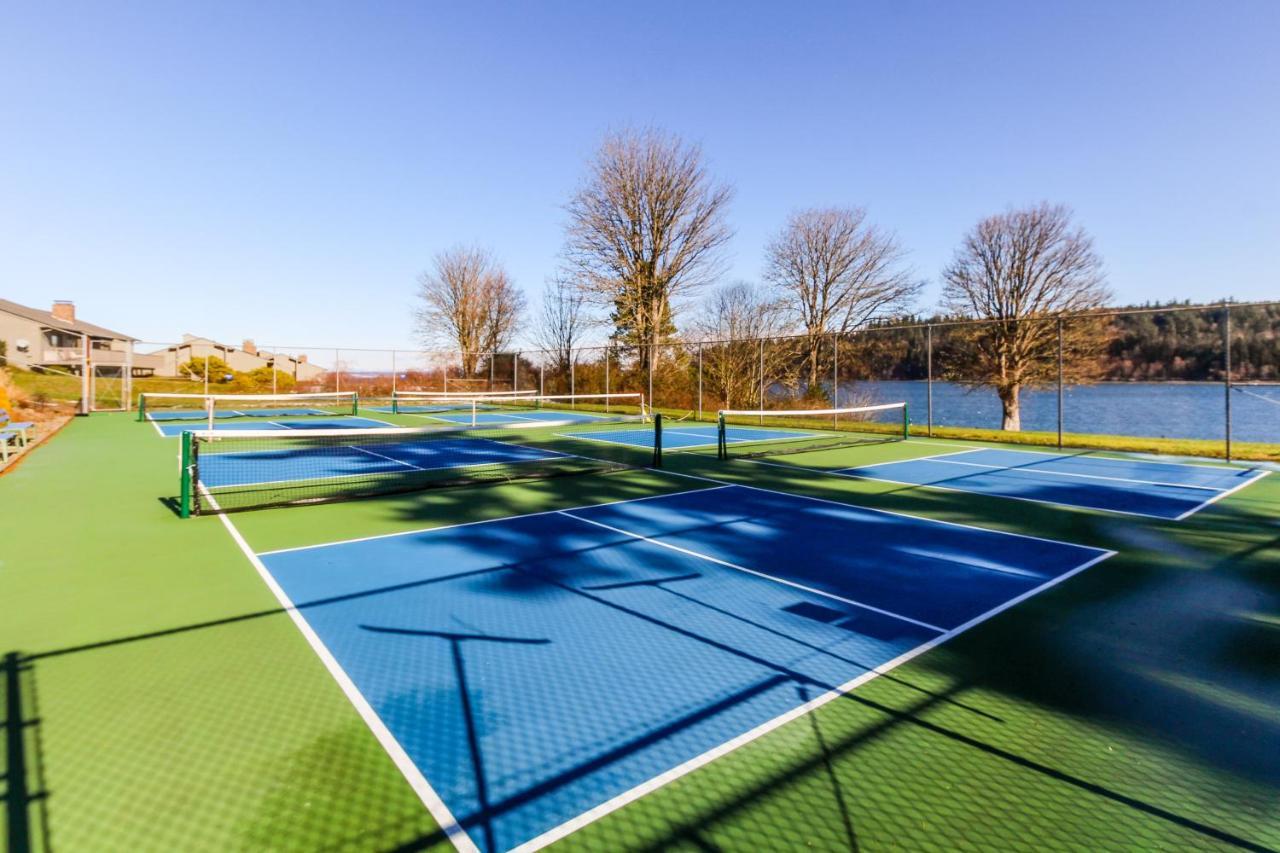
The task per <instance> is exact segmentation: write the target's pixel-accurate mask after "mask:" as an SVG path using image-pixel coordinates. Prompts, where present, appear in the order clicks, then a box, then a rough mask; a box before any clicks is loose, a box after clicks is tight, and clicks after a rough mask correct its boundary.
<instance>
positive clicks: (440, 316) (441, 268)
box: [416, 246, 525, 376]
mask: <svg viewBox="0 0 1280 853" xmlns="http://www.w3.org/2000/svg"><path fill="white" fill-rule="evenodd" d="M418 297H419V299H421V300H422V305H421V307H420V308H419V309H418V311H417V312H416V327H417V332H418V335H419V337H420V338H421V339H422V341H423V343H425V344H426V345H428V346H438V345H442V344H448V345H452V346H456V347H457V348H458V352H459V354H460V356H461V359H462V369H463V372H464V374H465V375H467V376H473V375H475V373H476V369H477V366H478V364H479V362H480V359H481V357H482V354H487V353H492V352H496V351H498V350H500V349H503V348H504V347H505V346H506V345H507V344H509V343H510V342H511V337H512V335H514V334H515V331H516V326H517V324H518V323H519V321H520V316H521V314H522V313H523V312H524V306H525V300H524V294H523V293H521V292H520V291H519V290H518V289H517V288H516V286H515V283H514V282H512V280H511V277H510V276H509V275H507V271H506V270H505V269H503V267H502V265H501V264H500V263H499V262H498V260H497V259H496V258H495V257H494V256H493V254H492V253H490V252H489V251H487V250H485V249H480V248H476V247H469V246H455V247H453V248H451V249H447V250H445V251H443V252H441V253H440V254H438V255H436V257H435V259H434V262H433V268H432V270H431V271H429V272H425V273H423V274H422V275H421V276H420V277H419V278H418Z"/></svg>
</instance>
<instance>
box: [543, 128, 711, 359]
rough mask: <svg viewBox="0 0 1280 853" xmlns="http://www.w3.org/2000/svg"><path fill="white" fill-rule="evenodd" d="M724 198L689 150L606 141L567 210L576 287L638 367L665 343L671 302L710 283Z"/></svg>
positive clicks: (652, 141) (631, 138)
mask: <svg viewBox="0 0 1280 853" xmlns="http://www.w3.org/2000/svg"><path fill="white" fill-rule="evenodd" d="M732 196H733V191H732V189H730V188H729V187H728V186H725V185H718V184H715V183H713V182H712V180H711V178H710V177H709V176H708V175H707V172H706V169H705V168H704V166H703V162H702V152H701V150H700V149H699V148H698V147H697V146H694V145H686V144H684V143H683V142H682V141H681V140H680V139H679V138H677V137H675V136H673V135H670V134H666V133H663V132H661V131H658V130H654V129H646V130H636V131H623V132H619V133H612V134H609V135H608V136H606V137H605V139H604V141H603V142H602V143H601V145H600V149H599V151H597V152H596V156H595V159H594V160H593V161H592V162H591V164H590V165H589V167H588V174H587V178H586V180H585V182H584V183H583V185H582V187H581V188H579V190H578V192H577V193H576V194H575V195H574V197H573V198H572V199H571V200H570V202H569V204H568V205H567V210H568V213H569V225H568V233H567V237H566V245H565V258H566V260H567V261H568V263H569V264H570V266H571V267H572V268H573V270H574V272H575V274H576V275H575V278H576V280H577V283H578V286H579V287H580V288H581V289H582V292H583V293H584V294H585V295H586V296H587V297H588V298H589V299H591V300H592V301H593V302H597V303H599V304H601V305H604V306H607V307H608V308H609V309H610V310H611V311H612V314H613V322H614V325H615V327H616V337H617V339H618V340H620V341H623V342H625V343H628V344H630V345H633V346H640V347H642V350H641V353H642V366H647V363H648V355H647V353H646V352H645V350H644V349H643V347H645V346H646V345H649V344H653V343H656V342H658V341H659V340H661V339H662V338H665V337H668V336H670V335H671V334H672V333H674V331H675V323H674V319H673V311H674V304H675V302H676V301H677V300H678V299H679V298H680V297H682V296H685V295H687V294H688V293H690V292H691V291H693V290H695V289H696V288H698V287H700V286H702V285H704V284H707V283H708V282H710V281H713V280H714V279H715V278H716V277H717V276H718V275H719V273H720V270H721V250H722V249H723V247H724V245H725V243H726V242H728V240H729V238H730V236H731V235H732V232H731V231H730V229H729V227H728V226H727V225H726V224H725V220H724V217H725V213H726V209H727V207H728V204H729V201H730V199H731V198H732Z"/></svg>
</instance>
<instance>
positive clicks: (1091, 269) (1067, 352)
mask: <svg viewBox="0 0 1280 853" xmlns="http://www.w3.org/2000/svg"><path fill="white" fill-rule="evenodd" d="M1071 218H1072V213H1071V210H1070V209H1069V208H1067V207H1064V206H1062V205H1050V204H1048V203H1047V202H1042V203H1041V204H1039V205H1036V206H1035V207H1028V208H1023V209H1021V210H1009V211H1007V212H1005V213H1002V214H998V215H996V216H989V217H987V218H986V219H983V220H982V221H981V222H979V223H978V224H977V225H976V226H974V228H973V230H972V231H970V232H969V233H968V234H967V235H965V238H964V241H963V242H962V243H961V245H960V248H959V249H958V250H957V251H956V255H955V258H954V259H953V260H952V261H951V263H950V265H948V266H947V268H946V269H945V270H944V271H943V274H942V275H943V279H944V281H945V284H944V285H943V305H944V307H945V308H946V309H947V310H949V311H951V312H953V313H956V314H961V315H969V316H976V317H979V318H983V319H988V320H991V321H993V322H991V323H986V324H983V325H981V326H978V327H976V328H975V329H974V331H973V332H972V334H971V338H972V340H971V342H970V343H971V346H969V347H967V349H968V350H969V351H970V353H971V356H970V357H969V361H971V362H972V369H974V370H975V372H976V375H977V376H979V377H981V379H982V380H983V381H985V382H989V383H990V384H991V385H993V386H994V387H995V390H996V393H997V395H999V397H1000V404H1001V408H1002V410H1003V416H1002V418H1001V428H1002V429H1006V430H1018V429H1021V428H1022V417H1021V407H1020V401H1019V395H1020V392H1021V390H1022V388H1024V387H1026V386H1034V385H1039V384H1044V383H1046V382H1048V381H1050V380H1051V379H1052V378H1053V377H1055V376H1056V375H1057V369H1058V368H1057V361H1058V360H1057V349H1058V335H1059V331H1058V328H1059V324H1058V323H1057V322H1056V320H1055V319H1054V318H1055V317H1056V316H1057V315H1061V314H1066V313H1072V312H1080V311H1088V310H1089V309H1092V308H1097V307H1099V306H1101V305H1104V304H1105V303H1106V302H1107V300H1108V299H1110V298H1111V292H1110V290H1109V289H1108V287H1107V285H1106V279H1105V276H1104V274H1103V269H1102V259H1101V258H1100V257H1099V256H1098V254H1097V253H1096V252H1095V251H1094V249H1093V239H1092V238H1091V237H1090V236H1089V235H1088V234H1087V233H1086V232H1085V231H1084V229H1083V228H1079V227H1073V225H1072V222H1071ZM1062 334H1063V350H1064V359H1063V372H1064V378H1065V379H1068V380H1072V381H1082V380H1087V379H1089V378H1092V376H1094V375H1096V373H1097V367H1098V361H1099V359H1100V358H1101V356H1102V354H1103V351H1104V348H1105V346H1106V341H1107V338H1106V334H1105V331H1103V328H1102V326H1101V325H1100V324H1095V323H1089V322H1081V321H1079V320H1075V321H1072V322H1070V323H1066V324H1063V326H1062Z"/></svg>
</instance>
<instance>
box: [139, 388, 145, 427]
mask: <svg viewBox="0 0 1280 853" xmlns="http://www.w3.org/2000/svg"><path fill="white" fill-rule="evenodd" d="M146 419H147V395H146V394H139V395H138V422H139V423H141V422H142V421H145V420H146Z"/></svg>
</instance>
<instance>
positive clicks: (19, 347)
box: [0, 299, 156, 376]
mask: <svg viewBox="0 0 1280 853" xmlns="http://www.w3.org/2000/svg"><path fill="white" fill-rule="evenodd" d="M135 340H137V339H136V338H133V337H130V336H129V335H126V334H124V333H123V332H114V331H112V330H111V329H106V328H103V327H102V326H95V325H94V324H93V323H86V322H85V321H83V320H78V319H76V306H75V304H74V303H72V302H65V301H59V302H55V303H53V308H52V310H49V311H42V310H40V309H39V308H28V307H27V306H25V305H19V304H18V303H16V302H10V301H9V300H7V299H0V341H4V342H5V345H6V350H7V352H6V355H7V361H8V363H9V364H10V365H12V366H14V367H20V368H24V369H27V370H32V369H40V368H52V369H55V370H59V371H61V372H64V373H79V372H80V369H81V366H82V365H83V363H84V350H83V347H84V346H85V343H86V342H87V343H88V347H89V353H88V354H89V360H90V362H91V363H92V364H94V365H96V366H97V367H98V369H99V371H100V372H101V371H102V368H104V367H105V368H107V369H108V370H110V368H112V367H114V368H116V369H117V370H123V368H124V365H125V364H126V363H128V358H127V356H128V353H129V352H130V350H131V349H132V348H133V342H134V341H135ZM132 363H133V375H134V376H147V375H150V374H151V373H152V372H153V371H154V369H155V366H156V365H155V364H154V363H151V362H149V361H148V360H147V359H145V358H143V359H139V358H137V357H134V358H133V359H132Z"/></svg>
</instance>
